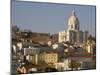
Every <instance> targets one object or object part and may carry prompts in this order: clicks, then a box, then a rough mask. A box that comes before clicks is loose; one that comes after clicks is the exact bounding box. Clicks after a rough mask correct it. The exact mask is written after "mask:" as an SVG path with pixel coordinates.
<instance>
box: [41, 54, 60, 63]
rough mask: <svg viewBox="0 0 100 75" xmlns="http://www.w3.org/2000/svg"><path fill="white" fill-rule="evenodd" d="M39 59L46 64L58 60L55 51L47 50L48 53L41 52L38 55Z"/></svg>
mask: <svg viewBox="0 0 100 75" xmlns="http://www.w3.org/2000/svg"><path fill="white" fill-rule="evenodd" d="M39 57H40V58H39V60H40V61H44V62H45V63H47V64H54V63H57V62H58V53H57V52H49V53H46V52H45V53H42V54H41V55H40V56H39Z"/></svg>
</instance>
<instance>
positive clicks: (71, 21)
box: [68, 10, 79, 25]
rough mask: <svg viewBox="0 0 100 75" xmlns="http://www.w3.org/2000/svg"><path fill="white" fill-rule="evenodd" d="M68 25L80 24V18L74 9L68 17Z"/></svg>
mask: <svg viewBox="0 0 100 75" xmlns="http://www.w3.org/2000/svg"><path fill="white" fill-rule="evenodd" d="M68 25H79V20H78V18H77V16H76V14H75V12H74V10H73V11H72V15H71V16H70V17H69V19H68Z"/></svg>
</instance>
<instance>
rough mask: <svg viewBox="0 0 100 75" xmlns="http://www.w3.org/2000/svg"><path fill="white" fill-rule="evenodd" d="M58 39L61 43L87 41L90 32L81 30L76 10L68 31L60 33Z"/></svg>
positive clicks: (69, 22) (70, 20)
mask: <svg viewBox="0 0 100 75" xmlns="http://www.w3.org/2000/svg"><path fill="white" fill-rule="evenodd" d="M58 38H59V39H58V41H59V42H60V43H61V42H66V41H70V42H72V43H83V42H86V41H87V38H88V32H87V31H84V32H83V31H81V30H80V23H79V19H78V17H77V16H76V14H75V11H74V10H73V11H72V14H71V16H70V17H69V19H68V29H67V30H64V31H61V32H59V35H58Z"/></svg>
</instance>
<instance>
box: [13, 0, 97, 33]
mask: <svg viewBox="0 0 100 75" xmlns="http://www.w3.org/2000/svg"><path fill="white" fill-rule="evenodd" d="M11 5H12V11H11V19H12V20H11V24H12V25H17V26H18V27H20V28H21V29H30V30H32V31H33V32H47V33H57V32H59V31H63V30H65V29H67V22H68V18H69V16H70V15H71V12H72V10H73V9H74V10H75V12H76V15H77V17H78V19H79V22H80V30H83V31H85V30H88V31H89V33H90V34H92V35H95V26H96V25H95V24H96V23H95V7H94V6H82V5H69V4H55V3H36V2H20V1H12V3H11Z"/></svg>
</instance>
